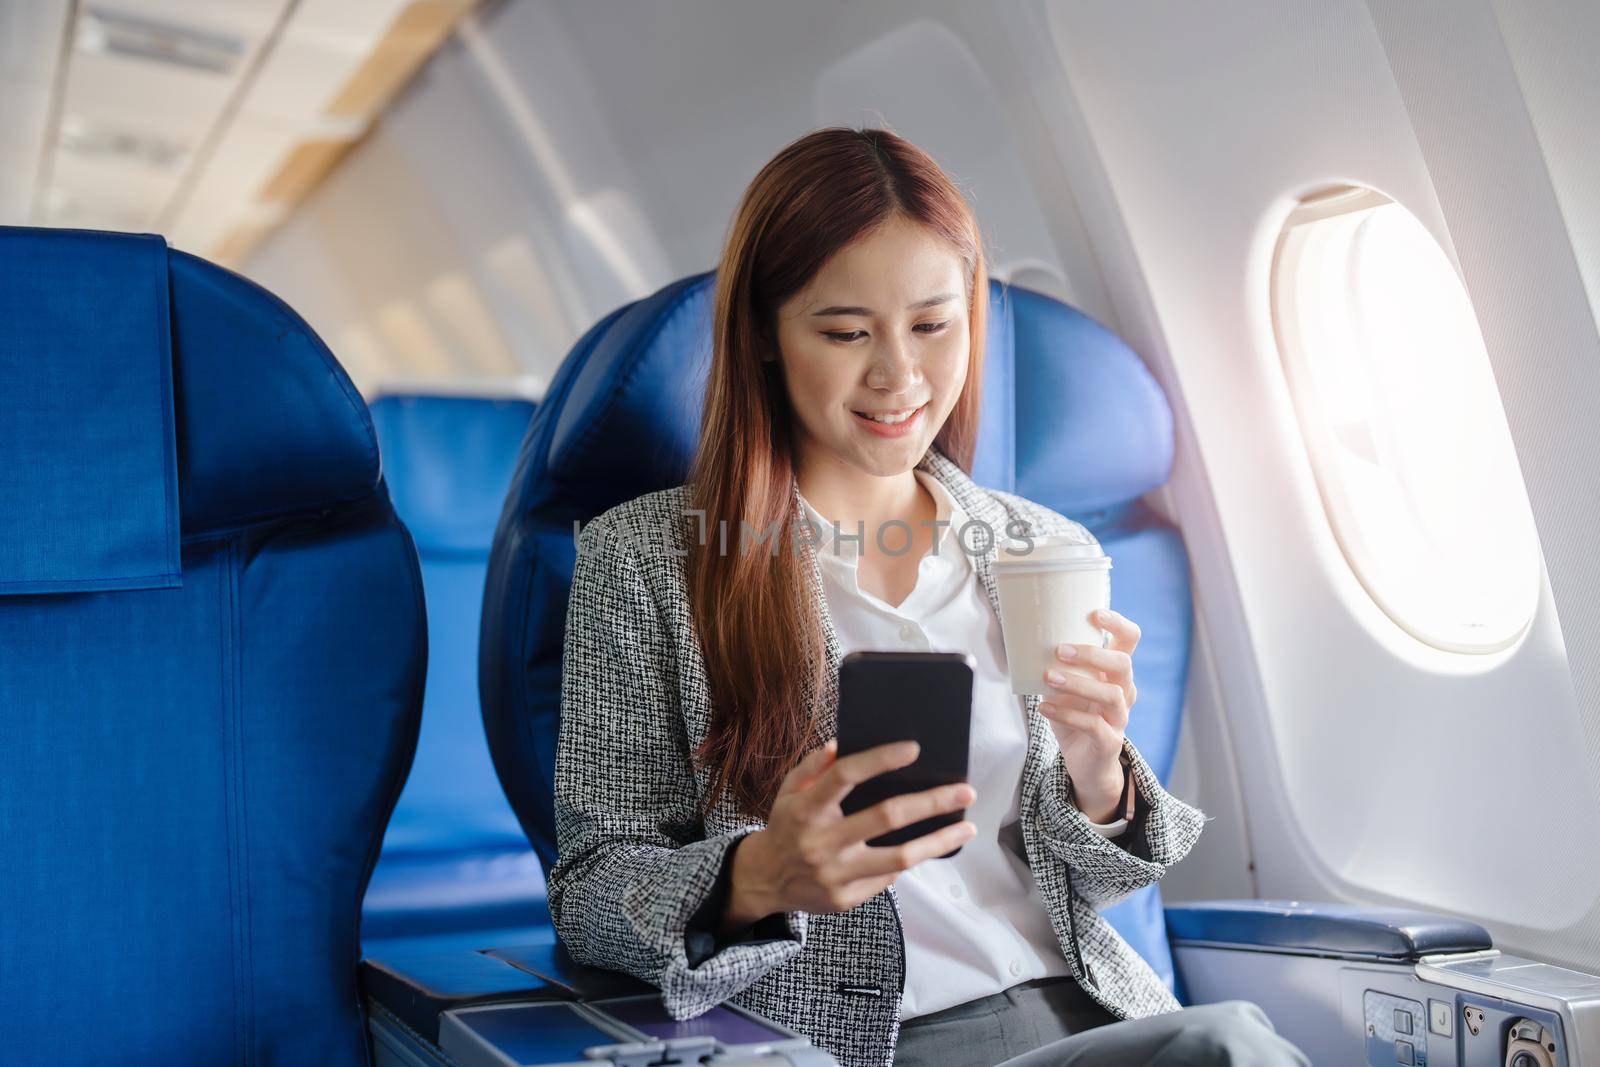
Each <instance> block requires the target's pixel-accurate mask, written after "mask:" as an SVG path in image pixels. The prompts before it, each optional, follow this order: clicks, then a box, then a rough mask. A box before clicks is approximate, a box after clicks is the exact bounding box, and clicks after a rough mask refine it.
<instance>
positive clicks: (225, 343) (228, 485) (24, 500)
mask: <svg viewBox="0 0 1600 1067" xmlns="http://www.w3.org/2000/svg"><path fill="white" fill-rule="evenodd" d="M0 374H3V375H4V380H5V382H6V392H5V398H4V416H5V419H6V422H7V425H8V427H9V428H11V429H12V430H13V431H14V432H8V433H6V434H3V435H0V471H5V472H7V473H6V474H4V475H0V494H3V504H4V506H3V507H0V513H3V515H4V517H3V518H0V546H4V547H0V583H6V582H10V583H12V584H10V585H9V586H8V585H5V584H0V590H6V591H13V592H16V591H22V592H69V591H70V592H81V591H85V590H94V589H129V588H153V587H160V586H172V585H178V584H180V582H181V579H180V578H179V573H180V564H179V562H178V560H179V553H178V537H179V536H180V535H181V536H193V535H196V534H205V533H211V532H215V531H218V530H221V529H225V528H229V527H234V526H240V525H246V524H250V523H256V522H261V521H264V520H267V519H272V518H276V517H279V516H283V515H288V514H294V513H300V512H309V511H313V510H317V509H324V508H329V507H332V506H336V505H338V504H342V503H346V502H352V501H356V500H360V499H363V498H365V497H366V496H368V495H369V494H371V493H372V492H373V491H374V490H375V489H376V487H377V485H378V479H379V468H378V447H377V441H376V438H375V437H374V434H373V429H372V423H371V420H370V419H369V418H368V415H367V409H366V405H365V404H364V403H363V402H362V400H361V397H360V395H359V394H358V393H357V392H356V390H355V387H354V386H353V385H352V384H351V383H350V380H349V378H348V377H346V376H345V373H344V371H343V369H342V368H340V366H339V364H338V362H337V361H336V360H335V359H334V358H333V356H332V354H330V353H329V351H328V349H327V347H326V346H325V345H324V344H323V343H322V342H321V340H319V339H318V337H317V336H316V334H315V333H313V332H312V330H311V328H310V327H309V326H307V325H306V324H305V322H304V321H303V320H302V319H301V318H300V317H299V316H298V315H296V314H295V313H294V312H293V311H292V310H290V308H289V307H288V306H287V305H285V304H284V303H283V302H282V301H281V300H279V299H278V298H277V297H275V296H273V295H272V294H271V293H269V292H267V291H266V290H265V289H262V288H261V287H260V286H257V285H255V284H254V283H252V282H249V281H247V280H245V279H244V278H241V277H240V276H238V275H237V274H233V273H232V272H230V271H227V270H224V269H222V268H220V267H217V266H215V265H213V264H211V263H207V262H206V261H204V260H201V259H198V258H196V257H194V256H190V255H187V254H185V253H182V252H174V251H169V250H168V248H167V246H166V242H165V241H164V240H162V238H160V237H159V236H155V235H152V234H119V233H102V232H98V231H87V230H53V229H39V228H31V227H0Z"/></svg>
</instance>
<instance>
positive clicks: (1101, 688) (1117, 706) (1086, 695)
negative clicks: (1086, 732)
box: [1044, 667, 1128, 722]
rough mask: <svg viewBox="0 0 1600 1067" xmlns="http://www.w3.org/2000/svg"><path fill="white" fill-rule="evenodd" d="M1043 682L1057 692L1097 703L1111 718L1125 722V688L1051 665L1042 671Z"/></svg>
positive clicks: (1126, 697) (1126, 695)
mask: <svg viewBox="0 0 1600 1067" xmlns="http://www.w3.org/2000/svg"><path fill="white" fill-rule="evenodd" d="M1044 680H1045V684H1046V685H1048V686H1049V687H1050V688H1051V689H1054V690H1055V691H1056V692H1057V693H1063V694H1065V695H1067V696H1073V697H1081V698H1082V699H1084V700H1087V701H1089V703H1091V704H1095V705H1099V707H1100V709H1101V710H1102V711H1103V712H1104V714H1106V715H1107V716H1108V717H1109V718H1111V719H1117V718H1119V717H1121V718H1122V719H1123V721H1124V722H1126V715H1127V709H1126V707H1125V705H1126V703H1127V699H1128V694H1127V690H1125V689H1123V688H1122V687H1121V686H1119V685H1113V684H1112V683H1110V682H1097V681H1094V680H1093V679H1091V678H1085V677H1084V676H1083V675H1081V674H1073V673H1072V672H1071V671H1067V670H1063V669H1061V668H1059V667H1052V668H1050V669H1049V670H1047V671H1045V672H1044Z"/></svg>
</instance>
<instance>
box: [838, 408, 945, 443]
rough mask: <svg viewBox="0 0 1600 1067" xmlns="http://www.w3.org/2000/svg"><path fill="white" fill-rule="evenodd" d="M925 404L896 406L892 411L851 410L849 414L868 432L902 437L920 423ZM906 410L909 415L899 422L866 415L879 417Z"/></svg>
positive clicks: (898, 413) (881, 435)
mask: <svg viewBox="0 0 1600 1067" xmlns="http://www.w3.org/2000/svg"><path fill="white" fill-rule="evenodd" d="M927 406H928V405H927V404H926V403H923V404H920V405H918V406H917V407H914V408H896V409H894V410H892V411H873V412H870V413H863V412H860V411H853V412H851V414H853V415H854V416H855V417H856V422H857V423H859V424H860V425H861V426H862V428H863V429H865V430H866V431H867V432H868V433H870V434H875V435H876V436H878V437H904V436H906V434H908V433H911V432H912V431H913V430H915V429H916V428H917V427H918V426H920V425H921V424H922V413H923V411H924V410H925V409H926V408H927ZM906 412H910V415H909V416H908V417H907V418H903V419H901V420H900V421H899V422H879V421H878V419H874V418H869V417H868V415H869V414H870V415H876V416H878V417H879V418H882V417H883V416H886V415H891V416H900V415H904V414H905V413H906Z"/></svg>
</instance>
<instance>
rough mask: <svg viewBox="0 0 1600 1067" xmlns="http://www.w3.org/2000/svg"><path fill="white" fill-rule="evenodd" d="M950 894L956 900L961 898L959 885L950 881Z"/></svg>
mask: <svg viewBox="0 0 1600 1067" xmlns="http://www.w3.org/2000/svg"><path fill="white" fill-rule="evenodd" d="M950 895H951V896H952V897H954V898H956V899H957V900H960V899H961V887H960V886H959V885H956V884H954V883H951V885H950Z"/></svg>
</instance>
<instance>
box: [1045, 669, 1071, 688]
mask: <svg viewBox="0 0 1600 1067" xmlns="http://www.w3.org/2000/svg"><path fill="white" fill-rule="evenodd" d="M1044 680H1045V681H1047V682H1049V683H1050V684H1051V685H1063V684H1065V683H1066V680H1067V676H1066V675H1065V674H1063V673H1062V672H1061V671H1058V670H1054V669H1051V670H1048V671H1045V672H1044Z"/></svg>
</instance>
